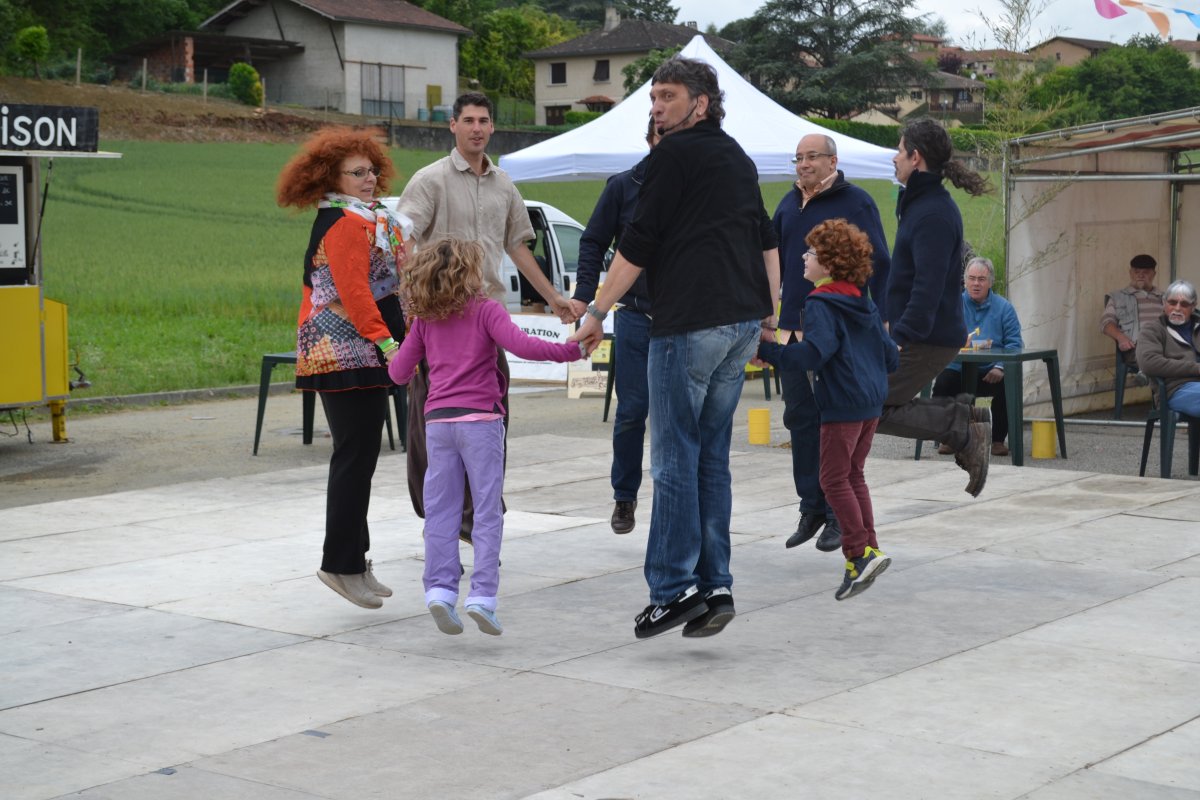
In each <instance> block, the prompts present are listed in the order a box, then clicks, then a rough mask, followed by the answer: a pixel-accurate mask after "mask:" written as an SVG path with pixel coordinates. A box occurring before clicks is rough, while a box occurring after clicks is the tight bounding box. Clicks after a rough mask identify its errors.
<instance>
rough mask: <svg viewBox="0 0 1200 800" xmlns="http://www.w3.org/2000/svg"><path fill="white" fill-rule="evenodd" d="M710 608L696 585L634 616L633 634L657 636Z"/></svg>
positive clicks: (641, 637)
mask: <svg viewBox="0 0 1200 800" xmlns="http://www.w3.org/2000/svg"><path fill="white" fill-rule="evenodd" d="M707 610H708V606H707V605H705V603H704V595H702V594H700V590H699V589H697V588H696V587H695V586H692V587H690V588H689V589H686V590H685V591H682V592H680V593H679V594H677V595H675V596H674V597H673V598H671V601H670V602H669V603H666V604H665V605H661V606H656V605H648V606H646V610H645V611H643V612H642V613H640V614H638V615H637V616H636V617H634V620H633V635H634V636H636V637H637V638H639V639H646V638H648V637H650V636H657V635H658V634H660V633H662V632H663V631H669V630H671V628H674V627H675V626H676V625H682V624H683V623H685V622H690V621H692V620H694V619H695V618H696V617H698V616H700V615H701V614H703V613H704V612H705V611H707Z"/></svg>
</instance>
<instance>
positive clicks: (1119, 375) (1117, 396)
mask: <svg viewBox="0 0 1200 800" xmlns="http://www.w3.org/2000/svg"><path fill="white" fill-rule="evenodd" d="M1111 298H1112V295H1108V294H1106V295H1104V305H1105V307H1107V306H1108V301H1109V300H1110V299H1111ZM1113 350H1114V351H1115V352H1116V354H1117V361H1116V365H1115V366H1114V367H1113V419H1120V418H1121V414H1122V413H1123V411H1124V406H1125V378H1126V376H1128V375H1129V365H1128V364H1126V363H1125V359H1124V357H1123V356H1124V354H1123V353H1122V352H1121V348H1120V347H1119V346H1118V345H1117V343H1116V342H1113Z"/></svg>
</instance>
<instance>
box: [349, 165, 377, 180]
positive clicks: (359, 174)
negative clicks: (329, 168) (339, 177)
mask: <svg viewBox="0 0 1200 800" xmlns="http://www.w3.org/2000/svg"><path fill="white" fill-rule="evenodd" d="M379 171H380V170H379V167H359V168H358V169H346V170H342V174H343V175H353V176H354V177H356V178H358V179H359V180H360V181H361V180H362V179H363V178H365V177H367V173H368V172H369V173H371V174H372V175H374V176H375V177H376V178H378V177H379Z"/></svg>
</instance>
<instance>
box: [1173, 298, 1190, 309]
mask: <svg viewBox="0 0 1200 800" xmlns="http://www.w3.org/2000/svg"><path fill="white" fill-rule="evenodd" d="M1166 304H1167V305H1169V306H1179V307H1180V308H1191V307H1192V306H1194V305H1196V304H1195V303H1191V302H1188V301H1187V300H1176V299H1174V298H1172V299H1171V300H1168V301H1167V302H1166Z"/></svg>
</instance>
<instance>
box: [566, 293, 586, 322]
mask: <svg viewBox="0 0 1200 800" xmlns="http://www.w3.org/2000/svg"><path fill="white" fill-rule="evenodd" d="M567 305H569V306H570V307H571V313H573V314H574V315H575V319H579V318H580V317H582V316H583V314H584V312H585V311H587V303H585V302H583V301H582V300H576V299H575V298H571V299H570V300H568V301H567Z"/></svg>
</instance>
